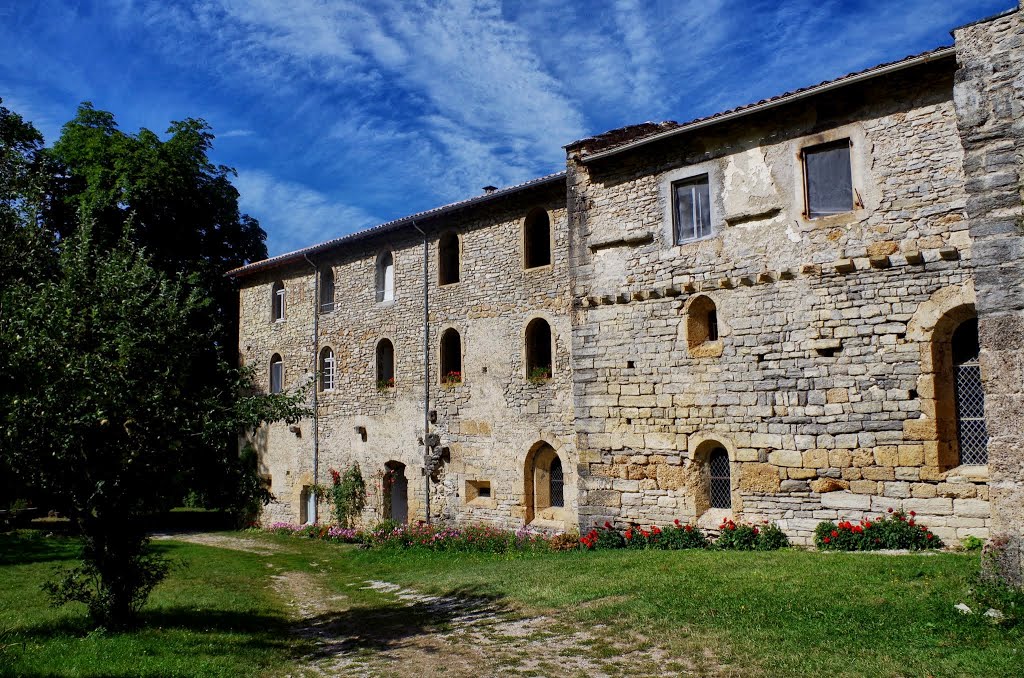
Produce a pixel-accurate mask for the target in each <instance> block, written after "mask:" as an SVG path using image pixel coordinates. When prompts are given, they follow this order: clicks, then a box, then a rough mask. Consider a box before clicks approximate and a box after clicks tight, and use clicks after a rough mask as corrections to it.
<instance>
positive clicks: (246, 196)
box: [233, 170, 379, 256]
mask: <svg viewBox="0 0 1024 678" xmlns="http://www.w3.org/2000/svg"><path fill="white" fill-rule="evenodd" d="M233 183H234V185H235V188H237V189H238V192H239V194H240V198H239V207H240V209H241V210H242V211H243V212H245V213H247V214H250V215H251V216H253V217H256V218H257V219H259V221H260V224H261V225H262V226H263V229H264V230H265V231H267V233H268V234H269V235H268V242H267V249H269V250H270V254H271V256H273V255H275V254H281V253H282V252H289V251H292V250H296V249H300V248H302V247H306V246H308V245H311V244H313V243H317V242H321V241H324V240H330V239H331V238H335V237H338V236H340V235H343V234H345V233H351V232H353V231H357V230H359V229H362V228H366V227H368V226H373V225H375V224H377V223H379V220H378V219H377V218H376V217H374V216H373V215H371V214H369V213H367V212H366V211H365V210H363V209H362V208H359V207H353V206H351V205H347V204H344V203H340V202H336V201H334V200H332V199H331V198H330V197H329V196H327V195H325V194H323V193H321V192H319V191H316V190H313V189H311V188H309V187H308V186H304V185H302V184H299V183H296V182H292V181H283V180H279V179H276V178H274V177H273V176H272V175H271V174H269V173H267V172H263V171H259V170H241V171H239V172H238V176H237V177H236V178H235V180H234V182H233Z"/></svg>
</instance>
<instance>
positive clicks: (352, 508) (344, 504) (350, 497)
mask: <svg viewBox="0 0 1024 678" xmlns="http://www.w3.org/2000/svg"><path fill="white" fill-rule="evenodd" d="M331 485H332V487H331V496H332V498H333V500H334V519H335V521H337V523H338V525H340V526H341V527H352V526H353V525H354V524H355V521H356V519H357V518H358V517H359V514H361V513H362V512H363V507H364V506H366V483H365V482H364V481H363V474H362V472H361V471H360V470H359V464H352V465H351V466H349V467H348V470H347V471H345V474H344V475H342V474H341V473H339V472H338V471H335V470H334V469H333V468H332V469H331Z"/></svg>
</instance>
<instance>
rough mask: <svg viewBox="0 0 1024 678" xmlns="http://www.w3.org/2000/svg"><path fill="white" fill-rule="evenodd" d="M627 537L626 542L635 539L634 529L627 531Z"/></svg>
mask: <svg viewBox="0 0 1024 678" xmlns="http://www.w3.org/2000/svg"><path fill="white" fill-rule="evenodd" d="M625 536H626V540H627V541H628V540H630V539H632V538H633V528H629V529H628V530H626V535H625Z"/></svg>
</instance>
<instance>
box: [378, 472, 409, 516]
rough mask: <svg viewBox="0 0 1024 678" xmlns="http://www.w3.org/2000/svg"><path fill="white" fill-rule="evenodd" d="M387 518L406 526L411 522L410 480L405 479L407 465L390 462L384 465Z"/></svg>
mask: <svg viewBox="0 0 1024 678" xmlns="http://www.w3.org/2000/svg"><path fill="white" fill-rule="evenodd" d="M381 489H382V490H383V492H385V496H386V502H385V511H384V513H385V516H384V517H385V518H389V519H391V520H394V521H395V522H397V523H401V524H402V525H405V524H406V523H408V522H409V480H408V479H407V478H406V477H405V464H403V463H402V462H400V461H389V462H388V463H386V464H384V486H383V488H381Z"/></svg>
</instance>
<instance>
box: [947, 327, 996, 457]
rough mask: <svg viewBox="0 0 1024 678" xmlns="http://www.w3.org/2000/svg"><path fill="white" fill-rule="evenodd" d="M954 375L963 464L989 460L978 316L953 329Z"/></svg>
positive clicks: (958, 430) (958, 431)
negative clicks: (979, 361) (979, 360)
mask: <svg viewBox="0 0 1024 678" xmlns="http://www.w3.org/2000/svg"><path fill="white" fill-rule="evenodd" d="M952 344H953V346H952V349H953V376H954V380H955V381H954V389H955V394H956V437H957V443H959V447H960V463H961V464H987V463H988V430H987V428H986V426H985V392H984V390H983V389H982V385H981V366H980V365H979V363H978V356H979V353H980V352H981V349H980V346H979V344H978V319H977V318H972V319H971V320H966V321H964V322H963V323H961V324H960V326H959V327H958V328H956V331H955V332H953V340H952Z"/></svg>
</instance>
